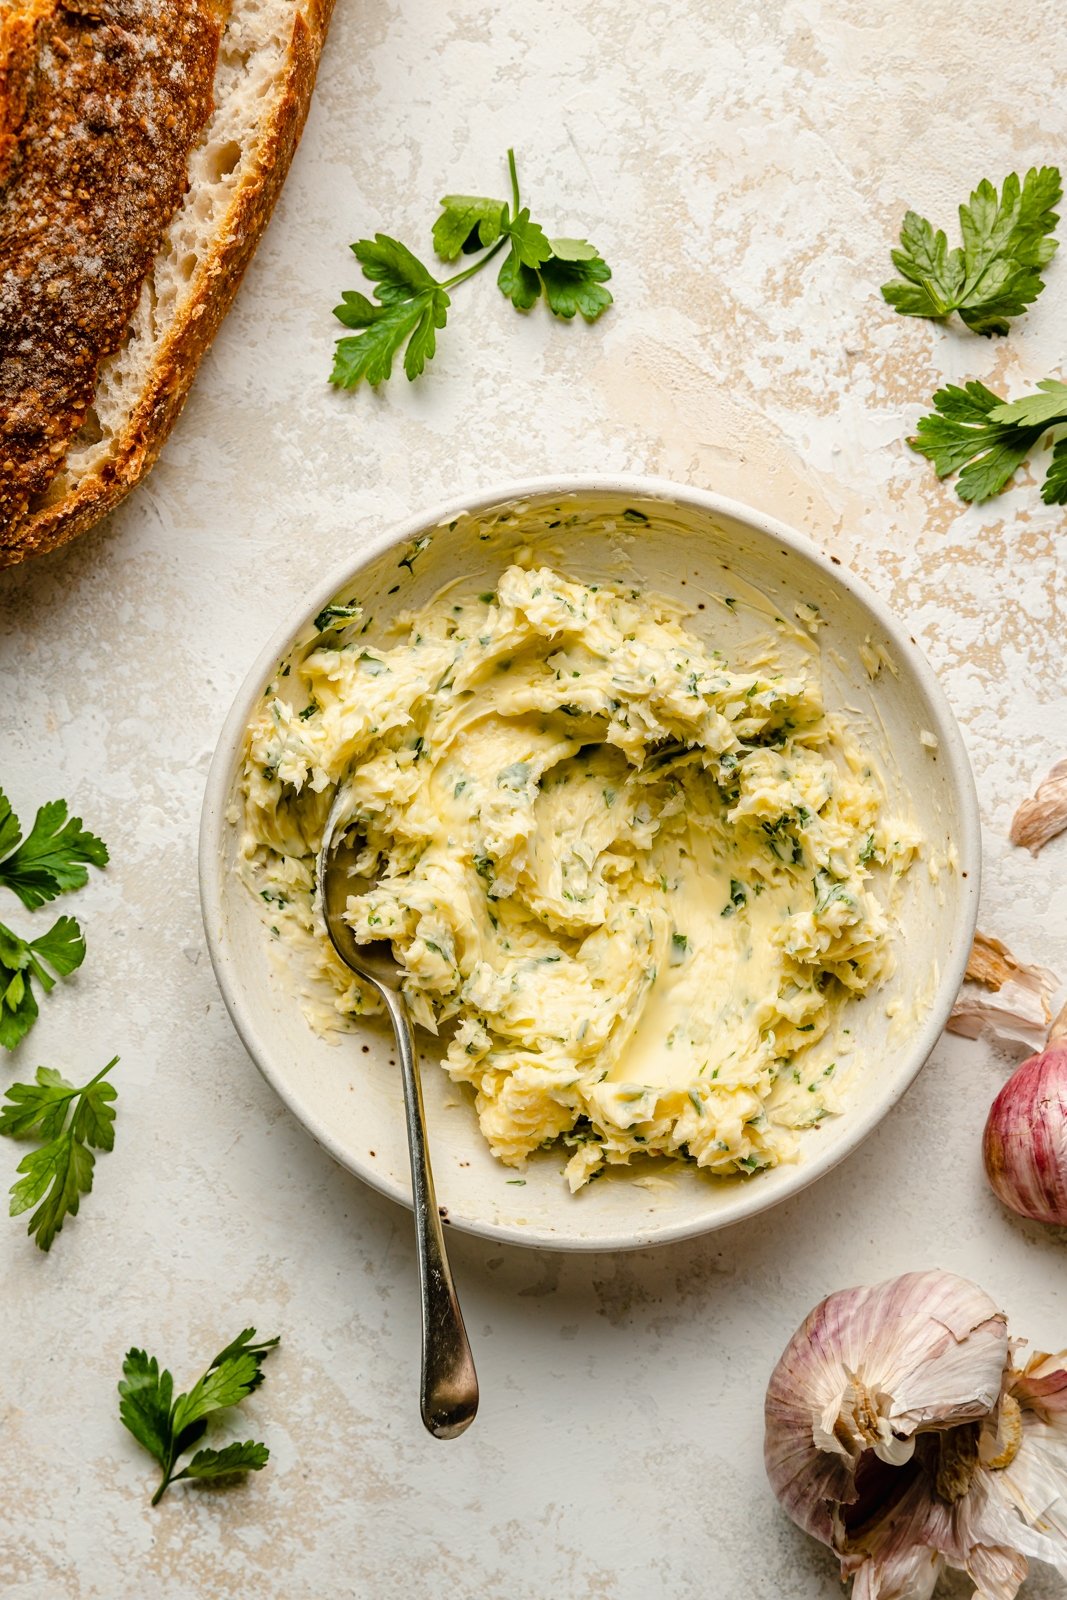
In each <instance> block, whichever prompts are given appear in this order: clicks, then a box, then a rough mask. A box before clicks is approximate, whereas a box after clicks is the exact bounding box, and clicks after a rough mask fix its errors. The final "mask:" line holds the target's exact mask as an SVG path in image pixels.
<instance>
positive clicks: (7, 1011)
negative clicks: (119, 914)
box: [0, 917, 85, 1050]
mask: <svg viewBox="0 0 1067 1600" xmlns="http://www.w3.org/2000/svg"><path fill="white" fill-rule="evenodd" d="M84 960H85V940H84V939H83V938H82V931H81V929H80V928H79V926H78V924H77V923H76V922H75V920H74V918H73V917H59V918H58V919H57V920H56V921H55V922H54V923H53V924H52V926H51V927H50V928H49V930H48V932H47V933H43V934H41V936H40V938H38V939H21V938H20V937H19V936H18V934H17V933H12V931H11V929H10V928H5V927H4V925H3V923H2V922H0V1046H2V1047H3V1049H5V1050H14V1048H15V1046H16V1045H17V1044H18V1043H19V1041H20V1040H21V1039H24V1038H25V1036H26V1034H27V1033H29V1031H30V1029H31V1028H32V1027H33V1025H34V1023H35V1022H36V1021H37V1014H38V1013H37V997H36V995H35V994H34V992H33V986H32V980H33V979H34V978H36V980H37V982H38V983H39V984H40V985H41V988H42V989H43V990H44V991H45V993H46V994H48V993H49V992H50V991H51V990H52V989H54V988H55V986H56V980H55V978H54V977H53V976H52V972H54V973H56V974H57V975H58V976H59V977H61V978H66V977H69V975H70V974H71V973H72V972H73V971H74V970H75V968H76V967H80V966H81V964H82V962H83V961H84ZM46 963H47V965H45V964H46ZM48 967H51V969H52V972H49V971H48Z"/></svg>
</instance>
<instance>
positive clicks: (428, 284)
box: [330, 150, 612, 389]
mask: <svg viewBox="0 0 1067 1600" xmlns="http://www.w3.org/2000/svg"><path fill="white" fill-rule="evenodd" d="M508 169H509V172H510V175H511V201H510V203H509V202H508V201H506V200H494V199H490V198H489V197H488V196H484V195H463V194H449V195H445V197H444V199H443V200H442V201H441V207H442V209H441V214H440V216H439V217H438V218H437V220H436V222H435V223H434V225H433V244H434V249H435V250H436V252H437V254H438V256H439V257H440V258H441V260H443V261H455V260H456V259H457V258H458V257H459V256H460V255H477V256H478V259H477V260H476V261H475V262H474V264H473V265H472V266H469V267H466V268H465V269H464V270H463V271H462V272H458V273H456V274H455V276H454V277H451V278H446V279H445V280H444V281H443V282H441V281H439V280H438V279H437V278H435V277H433V275H432V274H431V273H430V272H429V270H428V269H427V268H426V267H425V266H424V265H423V263H422V262H421V261H420V260H419V259H418V257H417V256H415V255H413V254H412V252H411V251H410V250H409V249H408V248H407V246H406V245H403V244H401V243H400V241H399V240H398V239H393V238H391V237H390V236H389V235H388V234H384V233H377V234H375V236H374V238H373V239H361V240H359V241H358V243H356V244H354V245H353V246H352V249H353V251H354V253H355V256H356V259H357V260H358V261H359V263H360V265H361V267H362V268H363V275H364V277H365V278H367V279H368V280H369V281H370V282H371V283H373V284H375V285H376V287H375V290H374V293H375V297H376V299H375V300H369V299H368V298H367V296H366V295H364V294H361V293H359V292H358V291H356V290H346V291H345V292H344V293H343V294H342V296H341V304H340V305H339V306H336V307H335V308H334V316H335V317H336V318H337V319H338V321H339V322H342V323H343V324H344V325H345V327H346V328H352V329H354V330H355V332H354V335H353V337H351V338H347V339H339V340H338V341H337V345H336V352H335V356H334V364H333V371H332V372H331V374H330V382H331V383H333V384H336V385H337V386H338V387H339V388H343V389H354V388H356V387H357V385H358V384H360V383H361V382H363V381H364V380H366V382H368V383H369V384H371V385H372V386H375V387H376V386H377V385H378V384H379V383H384V382H385V381H386V379H388V378H389V377H391V375H392V370H393V361H394V359H395V358H396V356H397V355H398V354H399V353H400V351H401V350H403V351H404V371H405V372H406V373H407V376H408V378H409V379H414V378H417V377H418V376H419V374H420V373H421V372H423V371H424V369H425V367H426V363H427V362H428V361H431V360H432V359H433V357H434V355H435V353H436V349H437V330H438V329H439V328H443V327H444V326H445V324H446V321H447V316H448V308H449V306H450V305H451V303H452V301H451V297H450V295H449V292H448V291H449V290H450V289H454V288H455V287H456V286H457V285H458V284H461V283H464V282H465V281H466V280H467V279H468V278H472V277H474V276H475V275H476V274H477V273H478V272H480V271H481V270H482V268H483V267H485V266H487V265H488V264H489V262H490V261H491V260H492V259H493V258H494V257H495V256H497V255H499V254H500V253H501V252H502V251H504V250H505V249H506V250H507V254H506V255H505V257H504V260H503V263H502V264H501V267H500V271H499V274H498V276H497V284H498V286H499V288H500V290H501V292H502V294H504V295H505V296H506V298H507V299H509V300H510V301H511V303H512V304H513V305H514V306H515V308H516V310H518V311H528V310H529V309H530V308H531V306H533V305H535V304H536V302H537V301H538V300H539V299H540V298H541V295H542V294H544V297H545V301H546V304H547V305H548V308H549V310H550V311H551V312H552V313H553V314H554V315H555V316H557V317H563V318H566V319H570V318H572V317H574V316H575V315H576V314H578V313H580V314H581V315H582V316H583V317H584V318H585V320H586V321H587V322H595V321H596V319H597V317H599V316H600V315H601V314H602V313H603V312H604V311H606V310H607V308H608V306H609V305H611V303H612V297H611V294H610V292H609V291H608V290H607V289H605V288H604V284H605V283H606V282H607V280H608V279H609V278H610V277H611V269H610V268H609V267H608V265H607V263H606V262H605V261H603V260H602V258H601V257H600V256H599V255H598V253H597V251H596V249H595V247H594V246H593V245H591V244H589V243H588V242H587V241H586V240H585V239H553V240H550V239H549V238H548V236H547V234H546V233H545V231H544V229H543V228H542V227H541V226H540V224H539V223H536V222H534V221H533V220H532V219H531V216H530V210H529V207H528V206H524V205H523V204H522V203H521V199H520V196H519V184H518V176H517V173H516V168H515V155H514V152H513V151H511V150H509V151H508ZM479 252H480V254H479Z"/></svg>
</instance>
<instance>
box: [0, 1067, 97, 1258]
mask: <svg viewBox="0 0 1067 1600" xmlns="http://www.w3.org/2000/svg"><path fill="white" fill-rule="evenodd" d="M118 1059H119V1058H118V1056H115V1057H113V1059H112V1060H111V1061H109V1062H108V1064H107V1066H106V1067H102V1068H101V1070H100V1071H99V1072H98V1073H97V1074H96V1077H95V1078H90V1080H89V1082H88V1083H85V1084H83V1085H82V1086H81V1088H80V1089H79V1088H76V1087H75V1085H74V1084H72V1083H68V1082H67V1080H66V1078H64V1077H61V1076H60V1074H59V1073H58V1072H56V1071H55V1069H54V1068H53V1067H38V1068H37V1081H36V1083H15V1084H12V1086H11V1088H10V1089H9V1090H8V1091H7V1095H6V1097H5V1098H6V1100H7V1102H8V1103H7V1104H6V1105H4V1106H3V1107H2V1108H0V1133H2V1134H6V1136H7V1137H8V1138H9V1139H33V1138H36V1139H41V1140H43V1141H44V1142H43V1143H42V1144H41V1146H40V1147H39V1149H37V1150H31V1151H30V1153H29V1155H26V1156H23V1158H22V1160H21V1161H20V1162H19V1164H18V1167H17V1168H16V1171H18V1172H21V1173H22V1174H23V1176H22V1177H21V1178H20V1179H19V1180H18V1182H17V1183H15V1184H14V1185H13V1186H12V1189H11V1215H12V1216H13V1217H17V1216H19V1215H20V1214H21V1213H22V1212H23V1211H28V1210H29V1209H30V1207H31V1206H36V1207H37V1210H36V1211H35V1212H34V1213H33V1216H32V1217H31V1218H30V1221H29V1227H28V1229H27V1232H28V1233H29V1234H30V1235H31V1237H33V1238H34V1239H35V1240H36V1243H37V1244H38V1246H39V1247H40V1249H42V1250H49V1249H51V1246H52V1241H53V1239H54V1238H55V1236H56V1234H57V1233H59V1232H60V1231H61V1229H62V1227H63V1220H64V1218H65V1217H67V1216H72V1217H73V1216H76V1215H77V1212H78V1206H79V1204H80V1202H81V1196H82V1195H83V1194H88V1193H89V1191H90V1189H91V1188H92V1186H93V1168H94V1166H95V1165H96V1159H95V1157H94V1155H93V1152H92V1150H91V1149H90V1148H89V1147H90V1145H91V1146H93V1147H94V1148H95V1149H97V1150H112V1149H114V1146H115V1110H114V1104H113V1102H114V1101H115V1099H116V1091H115V1088H114V1086H113V1085H112V1084H110V1083H105V1082H104V1081H103V1080H104V1077H105V1075H106V1074H107V1073H109V1072H110V1071H111V1069H112V1067H113V1066H115V1065H116V1064H117V1063H118ZM72 1111H73V1115H71V1112H72Z"/></svg>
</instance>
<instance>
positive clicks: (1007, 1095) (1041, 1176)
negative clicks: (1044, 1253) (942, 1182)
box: [982, 1008, 1067, 1227]
mask: <svg viewBox="0 0 1067 1600" xmlns="http://www.w3.org/2000/svg"><path fill="white" fill-rule="evenodd" d="M982 1158H983V1160H984V1162H985V1170H986V1177H987V1178H988V1179H989V1185H990V1188H991V1189H992V1190H993V1193H994V1194H995V1195H996V1197H997V1199H998V1200H1000V1201H1002V1202H1003V1204H1004V1205H1006V1206H1007V1207H1008V1208H1009V1210H1011V1211H1015V1212H1017V1213H1018V1215H1019V1216H1020V1217H1028V1218H1029V1219H1030V1220H1031V1221H1033V1222H1048V1223H1058V1224H1059V1225H1060V1226H1061V1227H1062V1226H1067V1008H1065V1009H1064V1011H1062V1012H1061V1013H1060V1015H1059V1017H1057V1019H1056V1021H1055V1022H1054V1023H1053V1025H1052V1031H1051V1032H1050V1034H1049V1042H1048V1044H1047V1045H1046V1047H1045V1049H1044V1050H1043V1051H1042V1052H1041V1054H1040V1055H1036V1056H1031V1057H1030V1059H1029V1060H1028V1061H1024V1062H1023V1064H1022V1066H1021V1067H1018V1068H1017V1069H1016V1071H1015V1072H1013V1073H1012V1075H1011V1077H1010V1078H1009V1079H1008V1081H1007V1083H1006V1084H1005V1085H1004V1087H1003V1089H1001V1091H1000V1093H999V1094H998V1095H997V1098H996V1099H995V1100H994V1101H993V1104H992V1107H991V1108H990V1112H989V1119H988V1121H987V1122H986V1125H985V1133H984V1135H983V1137H982Z"/></svg>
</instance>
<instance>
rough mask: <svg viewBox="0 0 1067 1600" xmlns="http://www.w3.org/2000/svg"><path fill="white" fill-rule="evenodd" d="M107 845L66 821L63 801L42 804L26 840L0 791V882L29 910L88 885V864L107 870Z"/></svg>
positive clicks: (75, 819)
mask: <svg viewBox="0 0 1067 1600" xmlns="http://www.w3.org/2000/svg"><path fill="white" fill-rule="evenodd" d="M107 861H108V853H107V845H106V844H105V843H104V841H103V840H102V839H98V838H97V837H96V835H95V834H93V833H90V832H89V831H88V829H86V828H83V826H82V820H81V818H80V817H68V815H67V802H66V801H65V800H50V801H49V802H48V803H47V805H43V806H41V808H40V810H39V811H38V813H37V816H36V818H35V820H34V824H33V827H32V828H31V829H30V831H29V833H28V834H27V835H26V837H25V838H23V837H22V825H21V823H20V822H19V819H18V817H16V815H15V813H14V812H13V811H12V809H11V802H10V801H9V800H8V798H7V796H6V795H5V794H4V791H3V790H2V789H0V884H4V885H5V886H6V887H7V888H8V889H12V890H14V892H15V894H17V895H18V897H19V899H20V900H21V901H22V903H23V905H24V906H25V907H26V910H27V911H36V910H37V909H38V907H39V906H43V905H44V903H45V901H46V900H54V899H55V898H56V896H57V895H60V894H66V893H67V892H68V891H69V890H71V889H80V888H82V887H83V885H84V884H86V883H87V882H88V879H89V873H88V871H87V864H88V865H91V866H94V867H106V866H107Z"/></svg>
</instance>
